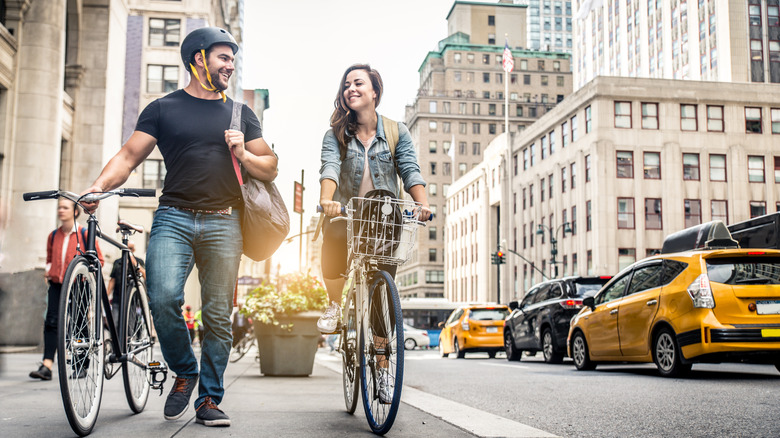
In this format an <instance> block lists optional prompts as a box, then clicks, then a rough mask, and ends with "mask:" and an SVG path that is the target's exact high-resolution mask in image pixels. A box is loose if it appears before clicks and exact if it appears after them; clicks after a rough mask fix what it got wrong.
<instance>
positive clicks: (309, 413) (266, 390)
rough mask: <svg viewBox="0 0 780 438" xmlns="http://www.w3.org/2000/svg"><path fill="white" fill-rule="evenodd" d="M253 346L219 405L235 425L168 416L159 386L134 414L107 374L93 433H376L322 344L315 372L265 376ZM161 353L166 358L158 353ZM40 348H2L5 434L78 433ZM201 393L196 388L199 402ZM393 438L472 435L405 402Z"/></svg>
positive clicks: (234, 367) (1, 431)
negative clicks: (44, 376)
mask: <svg viewBox="0 0 780 438" xmlns="http://www.w3.org/2000/svg"><path fill="white" fill-rule="evenodd" d="M255 355H256V350H254V349H252V350H250V352H249V353H248V354H247V355H246V356H244V357H243V358H242V359H241V360H240V361H238V362H236V363H230V364H228V367H227V370H226V372H225V387H226V391H225V398H224V400H223V401H222V404H221V405H220V408H222V409H223V410H224V411H225V413H227V414H228V415H229V416H230V418H231V423H232V425H231V427H229V428H208V427H205V426H203V425H201V424H197V423H195V409H194V408H193V407H192V405H190V407H189V408H188V410H187V412H186V413H185V415H184V416H183V417H182V418H180V419H179V420H176V421H166V420H165V419H164V418H163V415H162V412H163V406H164V404H165V397H166V396H167V394H168V391H169V390H170V388H171V386H170V381H171V380H172V378H173V376H169V377H168V378H169V381H168V382H166V386H165V393H164V394H163V395H162V396H159V392H152V393H151V394H150V395H149V401H148V403H147V405H146V409H145V410H144V411H143V412H142V413H140V414H137V415H133V414H132V411H131V410H130V408H129V407H128V405H127V401H126V400H125V395H124V386H123V384H122V373H121V372H120V373H118V374H117V375H115V376H114V377H113V378H112V379H111V380H107V381H106V382H105V384H104V388H103V401H102V405H101V407H100V415H99V416H98V419H97V424H96V425H95V429H94V430H93V432H92V435H91V436H95V437H112V438H113V437H133V438H156V437H173V436H185V437H188V438H192V437H216V436H219V437H225V436H231V437H245V436H252V437H301V436H306V437H312V438H325V437H343V436H347V435H349V436H374V435H373V434H372V433H371V429H370V428H369V427H368V423H367V422H366V418H365V414H364V413H363V410H362V406H361V402H360V400H359V401H358V408H357V410H356V411H355V414H354V415H349V414H347V413H346V411H345V409H344V397H343V393H342V386H341V373H340V372H337V370H338V367H337V366H335V363H334V362H337V361H335V360H334V359H336V358H337V356H334V355H330V354H328V353H327V351H326V349H320V350H319V351H318V352H317V356H316V359H315V364H314V371H313V373H312V375H311V376H309V377H266V376H263V375H262V374H261V373H260V366H259V364H258V363H257V362H256V361H255ZM155 357H160V355H159V354H156V355H155ZM39 361H40V353H37V352H15V353H5V354H0V399H1V400H3V411H2V414H0V435H2V436H5V437H70V436H76V435H75V434H74V433H73V431H72V430H71V428H70V426H69V425H68V420H67V418H66V417H65V412H64V410H63V407H62V399H61V396H60V389H59V382H58V377H57V371H56V366H55V371H54V377H53V379H52V380H51V381H48V382H42V381H39V380H33V379H31V378H29V377H28V373H29V372H30V371H32V370H34V369H37V367H38V362H39ZM196 396H197V390H196V392H195V393H193V397H192V401H193V402H194V400H195V397H196ZM386 436H388V437H419V436H426V437H471V436H474V435H472V434H470V433H467V432H466V431H464V430H462V429H460V428H458V427H455V426H453V425H451V424H450V423H447V422H445V421H442V420H440V419H438V418H436V417H434V416H432V415H430V414H427V413H425V412H423V411H420V410H418V409H416V408H414V407H412V406H410V405H407V404H405V403H401V406H400V408H399V410H398V416H397V417H396V420H395V423H394V425H393V428H392V429H391V430H390V432H389V433H388V434H387V435H386Z"/></svg>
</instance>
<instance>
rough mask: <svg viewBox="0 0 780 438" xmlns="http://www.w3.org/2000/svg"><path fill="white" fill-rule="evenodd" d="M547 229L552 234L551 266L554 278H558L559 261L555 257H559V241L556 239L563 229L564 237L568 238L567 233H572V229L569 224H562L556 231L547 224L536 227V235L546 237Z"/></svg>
mask: <svg viewBox="0 0 780 438" xmlns="http://www.w3.org/2000/svg"><path fill="white" fill-rule="evenodd" d="M545 228H546V229H547V230H548V231H549V232H550V245H551V248H550V255H551V256H552V258H551V259H550V264H551V265H552V266H553V278H558V261H557V260H555V257H556V256H557V255H558V240H556V239H555V237H556V236H557V235H558V233H559V232H560V231H561V229H563V237H566V233H571V232H572V231H571V227H570V226H569V223H568V222H564V223H562V224H561V225H559V226H558V228H556V229H555V230H553V229H552V228H550V227H549V226H547V225H545V224H538V227H536V234H538V235H540V236H544V229H545Z"/></svg>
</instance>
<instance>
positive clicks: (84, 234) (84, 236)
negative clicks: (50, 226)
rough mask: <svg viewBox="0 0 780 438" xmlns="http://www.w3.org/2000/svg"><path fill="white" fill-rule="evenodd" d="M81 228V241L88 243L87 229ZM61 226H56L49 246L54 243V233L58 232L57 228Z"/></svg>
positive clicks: (50, 237)
mask: <svg viewBox="0 0 780 438" xmlns="http://www.w3.org/2000/svg"><path fill="white" fill-rule="evenodd" d="M79 228H81V241H82V243H83V244H84V245H86V244H87V229H86V228H84V227H79ZM58 229H59V228H55V229H54V231H52V232H51V236H49V246H52V245H54V235H55V234H57V230H58Z"/></svg>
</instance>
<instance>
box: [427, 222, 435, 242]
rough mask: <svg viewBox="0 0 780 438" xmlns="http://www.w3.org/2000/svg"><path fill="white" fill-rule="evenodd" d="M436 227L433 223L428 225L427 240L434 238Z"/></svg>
mask: <svg viewBox="0 0 780 438" xmlns="http://www.w3.org/2000/svg"><path fill="white" fill-rule="evenodd" d="M436 238H437V234H436V227H435V226H433V225H430V226H428V240H436Z"/></svg>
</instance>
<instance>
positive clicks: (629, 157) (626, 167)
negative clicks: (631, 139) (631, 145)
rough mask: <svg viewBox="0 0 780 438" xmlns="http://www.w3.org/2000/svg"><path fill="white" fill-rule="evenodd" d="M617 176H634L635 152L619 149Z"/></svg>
mask: <svg viewBox="0 0 780 438" xmlns="http://www.w3.org/2000/svg"><path fill="white" fill-rule="evenodd" d="M617 177H618V178H633V177H634V153H633V152H631V151H617Z"/></svg>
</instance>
